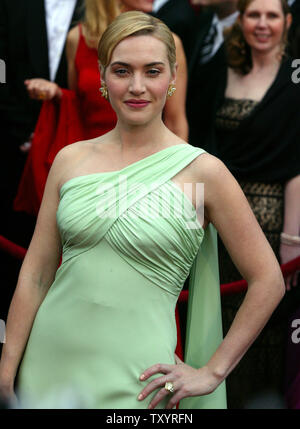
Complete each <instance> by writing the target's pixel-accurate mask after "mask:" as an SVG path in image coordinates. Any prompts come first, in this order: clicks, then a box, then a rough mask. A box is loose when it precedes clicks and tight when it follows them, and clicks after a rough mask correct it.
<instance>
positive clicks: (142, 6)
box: [121, 0, 154, 13]
mask: <svg viewBox="0 0 300 429" xmlns="http://www.w3.org/2000/svg"><path fill="white" fill-rule="evenodd" d="M153 2H154V0H121V3H122V5H123V6H124V9H125V11H126V12H127V11H130V10H140V11H141V12H145V13H149V12H152V7H153Z"/></svg>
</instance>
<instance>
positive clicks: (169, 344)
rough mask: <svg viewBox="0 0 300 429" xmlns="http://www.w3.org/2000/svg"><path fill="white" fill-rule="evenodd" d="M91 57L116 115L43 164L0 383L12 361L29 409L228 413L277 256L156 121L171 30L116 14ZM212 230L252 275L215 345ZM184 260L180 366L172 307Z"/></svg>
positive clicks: (277, 279)
mask: <svg viewBox="0 0 300 429" xmlns="http://www.w3.org/2000/svg"><path fill="white" fill-rule="evenodd" d="M99 61H100V64H101V75H102V93H103V95H104V96H105V97H108V98H109V99H110V102H111V105H112V107H113V108H114V110H115V111H116V114H117V117H118V121H117V125H116V127H115V128H114V129H113V130H112V131H111V132H109V133H107V134H105V135H104V136H101V137H98V138H95V139H91V140H86V141H81V142H77V143H74V144H72V145H68V146H67V147H65V148H63V149H62V150H61V151H60V152H59V154H58V155H57V156H56V158H55V161H54V163H53V165H52V167H51V171H50V173H49V176H48V180H47V184H46V188H45V193H44V197H43V202H42V205H41V209H40V211H39V216H38V220H37V226H36V229H35V232H34V235H33V238H32V241H31V244H30V247H29V249H28V252H27V254H26V257H25V259H24V262H23V265H22V268H21V272H20V276H19V281H18V284H17V288H16V291H15V294H14V297H13V300H12V303H11V307H10V310H9V315H8V320H7V332H6V334H7V335H6V343H5V345H4V347H3V353H2V356H1V361H0V392H1V394H2V396H3V397H5V398H7V399H16V397H15V394H14V382H15V378H16V374H17V371H18V379H17V380H16V386H17V395H18V397H19V400H20V401H21V406H25V407H31V408H32V407H34V408H60V407H65V408H66V407H67V408H72V407H73V408H111V409H118V408H133V409H139V408H148V409H151V408H174V407H175V405H176V403H177V402H178V401H180V406H181V408H226V392H225V384H224V380H225V378H226V377H227V375H228V374H229V373H230V372H231V371H232V369H233V368H234V367H235V366H236V365H237V363H238V362H239V361H240V359H241V358H242V356H243V355H244V354H245V352H246V351H247V349H248V347H249V346H250V344H251V343H252V342H253V341H254V339H255V338H256V337H257V336H258V334H259V333H260V331H261V329H262V328H263V326H264V325H265V323H266V322H267V320H268V318H269V317H270V315H271V313H272V312H273V310H274V308H275V307H276V306H277V304H278V302H279V301H280V300H281V298H282V296H283V294H284V282H283V279H282V275H281V272H280V268H279V265H278V263H277V261H276V258H275V256H274V253H273V252H272V250H271V248H270V246H269V244H268V242H267V240H266V239H265V237H264V234H263V233H262V231H261V230H260V228H259V226H258V224H257V222H256V220H255V217H254V215H253V214H252V211H251V209H250V208H249V205H248V203H247V201H246V198H245V197H244V194H243V192H242V191H241V189H240V188H239V186H238V185H237V183H236V181H235V180H234V178H233V177H232V175H231V174H230V173H229V171H228V170H227V168H226V167H225V166H224V164H223V163H222V162H221V161H219V160H218V159H217V158H215V157H214V156H212V155H209V154H208V153H205V151H204V150H202V149H199V148H195V147H193V146H191V145H189V144H187V143H186V142H185V141H184V140H182V139H180V138H179V137H178V136H176V135H175V134H174V133H172V132H171V131H170V130H169V129H168V128H167V127H166V126H165V125H164V123H163V121H162V111H163V108H164V105H165V102H166V98H167V97H168V96H169V95H170V94H171V93H172V87H173V85H174V82H175V79H176V52H175V44H174V38H173V36H172V33H171V32H170V30H169V29H168V27H166V26H165V25H164V24H163V23H162V22H161V21H159V20H157V19H156V18H153V17H151V16H149V15H147V14H144V13H141V12H127V13H123V14H121V15H120V16H119V17H118V18H117V19H116V20H115V21H114V22H113V23H112V24H110V26H109V27H108V28H107V30H106V31H105V32H104V34H103V36H102V38H101V41H100V44H99ZM187 183H188V184H189V185H190V188H192V189H194V191H196V193H195V192H194V195H192V194H191V193H188V192H187V187H186V186H185V184H187ZM201 184H204V186H205V198H204V201H203V199H201V198H198V197H201V195H202V196H203V194H202V193H201V194H200V195H198V192H197V189H198V188H199V189H200V191H201V189H203V188H202V187H201V186H200V187H198V186H197V185H201ZM196 196H197V198H196ZM203 202H204V205H203ZM215 228H216V229H217V230H218V232H219V234H220V235H221V237H222V239H223V240H224V242H225V243H226V246H227V247H228V250H229V251H230V253H231V254H232V256H233V258H234V261H235V263H236V264H237V266H238V267H239V269H240V270H241V272H242V273H243V275H244V277H245V278H246V279H247V281H248V285H249V288H248V292H247V295H246V298H245V300H244V302H243V304H242V306H241V308H240V309H239V311H238V313H237V315H236V318H235V320H234V322H233V324H232V327H231V330H230V332H229V333H228V335H227V336H226V337H225V338H224V340H222V327H221V316H220V314H221V311H220V285H219V282H218V269H217V259H216V258H217V254H216V229H215ZM200 247H201V249H200ZM61 252H62V263H61V265H60V267H59V268H58V270H57V266H58V263H59V260H60V255H61ZM191 269H192V276H191V284H190V287H191V289H190V296H189V300H190V308H189V317H188V329H187V339H188V340H187V348H186V358H185V363H184V362H182V361H181V360H180V359H179V358H178V357H177V356H176V355H175V354H174V351H175V346H176V322H175V314H174V310H175V306H176V302H177V299H178V296H179V293H180V291H181V288H182V286H183V284H184V281H185V279H186V278H187V276H188V274H189V272H190V271H191Z"/></svg>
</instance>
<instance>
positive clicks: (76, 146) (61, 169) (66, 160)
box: [52, 140, 91, 185]
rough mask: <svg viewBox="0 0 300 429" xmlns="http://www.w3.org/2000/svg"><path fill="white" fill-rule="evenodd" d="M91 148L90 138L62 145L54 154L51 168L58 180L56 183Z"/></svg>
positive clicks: (62, 178) (70, 170) (59, 181)
mask: <svg viewBox="0 0 300 429" xmlns="http://www.w3.org/2000/svg"><path fill="white" fill-rule="evenodd" d="M90 150H91V143H90V140H83V141H79V142H76V143H72V144H69V145H67V146H65V147H63V148H62V149H61V150H60V151H59V152H58V153H57V155H56V157H55V159H54V161H53V164H52V170H54V171H55V175H56V177H57V180H58V185H59V184H60V183H61V181H63V180H64V177H65V176H67V175H68V174H70V172H72V170H73V168H74V166H75V165H76V164H78V162H80V160H81V159H82V158H83V157H85V156H86V155H87V154H88V153H89V152H90Z"/></svg>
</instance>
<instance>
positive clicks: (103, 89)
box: [99, 82, 108, 100]
mask: <svg viewBox="0 0 300 429" xmlns="http://www.w3.org/2000/svg"><path fill="white" fill-rule="evenodd" d="M99 91H100V92H101V95H102V97H104V98H105V100H108V91H107V86H106V83H104V82H103V83H102V84H101V88H100V89H99Z"/></svg>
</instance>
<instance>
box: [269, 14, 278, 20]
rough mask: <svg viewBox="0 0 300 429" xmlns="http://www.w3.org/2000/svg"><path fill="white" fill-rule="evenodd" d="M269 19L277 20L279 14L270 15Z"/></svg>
mask: <svg viewBox="0 0 300 429" xmlns="http://www.w3.org/2000/svg"><path fill="white" fill-rule="evenodd" d="M268 16H269V18H271V19H276V18H277V16H278V15H277V14H276V13H269V15H268Z"/></svg>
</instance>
